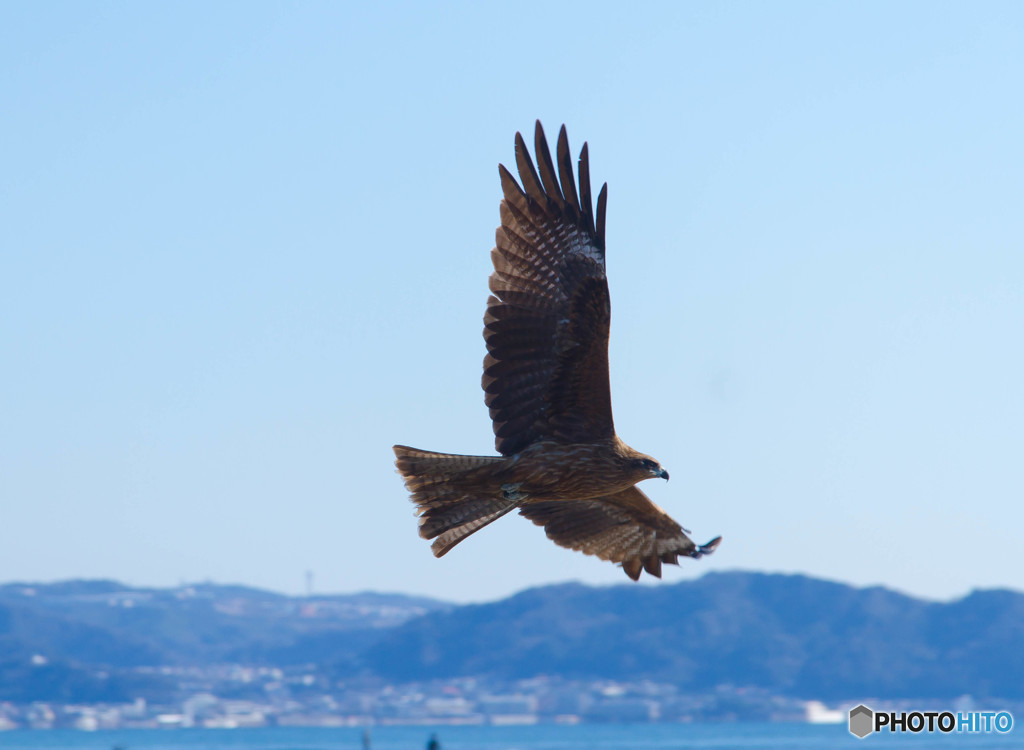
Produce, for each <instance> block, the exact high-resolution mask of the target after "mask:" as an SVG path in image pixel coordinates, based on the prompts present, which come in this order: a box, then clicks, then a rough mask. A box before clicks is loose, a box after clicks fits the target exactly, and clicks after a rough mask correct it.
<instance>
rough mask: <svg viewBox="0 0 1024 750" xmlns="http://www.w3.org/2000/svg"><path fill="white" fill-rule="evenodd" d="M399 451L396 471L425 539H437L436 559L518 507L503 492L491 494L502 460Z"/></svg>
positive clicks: (400, 448)
mask: <svg viewBox="0 0 1024 750" xmlns="http://www.w3.org/2000/svg"><path fill="white" fill-rule="evenodd" d="M394 451H395V456H396V460H395V466H397V467H398V471H399V473H401V474H402V477H403V478H404V479H405V486H406V487H407V488H408V490H409V492H410V494H411V496H412V501H413V503H415V504H416V513H417V515H419V517H420V536H421V537H423V538H424V539H433V540H434V543H433V544H431V546H430V548H431V550H433V552H434V556H435V557H441V556H442V555H444V554H445V553H446V552H448V550H450V549H451V548H452V547H454V546H455V545H456V544H458V543H459V542H461V541H462V540H463V539H465V538H466V537H467V536H469V535H470V534H472V533H474V532H475V531H479V530H480V529H482V528H483V527H484V526H486V525H487V524H489V523H491V522H492V521H496V520H498V519H499V518H501V517H502V516H503V515H505V514H506V513H508V512H509V511H510V510H513V509H514V508H515V507H516V506H517V501H516V500H510V499H507V498H505V497H504V496H503V495H502V493H501V492H500V490H498V491H494V490H491V491H489V488H488V485H489V484H491V483H490V482H488V481H487V479H488V477H489V475H490V471H489V469H491V468H493V467H494V466H495V465H496V464H501V463H502V462H503V461H505V459H504V458H502V457H500V456H460V455H456V454H451V453H434V452H433V451H423V450H418V449H416V448H410V447H408V446H405V445H396V446H394Z"/></svg>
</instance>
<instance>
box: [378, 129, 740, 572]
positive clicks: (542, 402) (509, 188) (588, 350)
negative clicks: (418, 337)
mask: <svg viewBox="0 0 1024 750" xmlns="http://www.w3.org/2000/svg"><path fill="white" fill-rule="evenodd" d="M535 151H536V154H537V165H536V167H535V166H534V164H533V161H532V160H531V159H530V153H529V151H528V150H527V148H526V144H525V142H524V141H523V137H522V135H520V134H519V133H516V165H517V167H518V171H519V177H520V180H521V181H522V187H520V186H519V184H518V183H517V182H516V180H515V178H514V177H513V176H512V175H511V173H509V171H508V170H507V169H506V168H505V167H504V166H503V165H499V166H498V172H499V174H500V176H501V187H502V191H503V192H504V194H505V197H504V200H502V201H501V207H500V210H501V226H500V227H498V230H497V242H496V244H497V247H495V248H494V249H493V250H492V251H491V260H492V261H493V262H494V272H493V273H492V274H491V278H490V290H491V296H490V298H489V299H488V300H487V312H486V313H485V315H484V340H485V341H486V343H487V356H486V357H485V358H484V375H483V389H484V394H485V397H484V400H485V402H486V403H487V406H488V408H489V409H490V412H491V420H492V422H493V426H494V434H495V447H496V448H497V450H498V453H500V454H501V455H500V456H461V455H453V454H448V453H434V452H432V451H424V450H417V449H416V448H410V447H408V446H404V445H396V446H394V451H395V456H396V457H397V460H396V462H395V464H396V466H397V467H398V471H399V472H400V473H401V474H402V476H403V478H404V479H405V485H406V487H407V488H408V489H409V492H410V493H411V495H412V501H413V502H414V503H415V504H416V510H417V514H418V515H419V524H420V529H419V530H420V536H422V537H423V538H425V539H433V540H434V542H433V544H432V545H431V548H432V549H433V551H434V555H435V556H437V557H441V556H442V555H444V554H445V553H446V552H448V550H450V549H451V548H452V547H454V546H455V545H456V544H458V543H459V542H461V541H462V540H463V539H465V538H466V537H467V536H469V535H470V534H472V533H473V532H475V531H478V530H480V529H482V528H483V527H484V526H486V525H487V524H489V523H491V522H492V521H495V520H497V519H498V518H501V517H502V516H503V515H505V514H506V513H508V512H509V511H511V510H513V509H516V508H518V509H519V513H520V514H521V515H523V516H526V517H527V518H529V519H530V520H531V521H533V522H534V523H535V524H537V525H539V526H543V527H544V529H545V531H546V532H547V535H548V537H549V538H550V539H551V540H552V541H554V542H555V543H556V544H559V545H561V546H563V547H569V548H571V549H574V550H579V551H580V552H583V553H585V554H588V555H596V556H597V557H599V558H600V559H602V560H610V561H612V562H616V563H621V565H622V568H623V570H624V571H625V572H626V574H627V575H628V576H629V577H630V578H632V579H633V580H637V579H638V578H639V577H640V571H641V569H643V570H646V571H647V572H648V573H650V574H651V575H654V576H657V577H659V578H660V577H661V564H662V563H672V564H678V558H679V556H680V555H684V556H687V557H693V558H699V557H702V556H703V555H707V554H710V553H711V552H713V551H714V550H715V548H716V547H717V546H718V543H719V542H720V541H721V537H717V538H715V539H712V540H711V541H710V542H708V543H707V544H704V545H697V544H694V542H693V541H692V540H691V539H690V538H689V537H688V536H687V535H686V532H685V530H684V529H683V528H682V527H681V526H680V525H679V524H678V523H676V522H675V521H674V520H672V518H671V517H669V515H668V514H667V513H665V511H663V510H662V509H661V508H659V507H658V506H657V505H655V504H654V503H653V502H651V500H650V499H649V498H648V497H647V495H645V494H644V493H643V492H642V491H641V490H640V489H638V488H637V487H636V484H637V483H638V482H640V481H643V480H644V479H650V478H651V477H661V478H662V479H668V472H667V471H665V469H663V468H662V467H661V464H659V463H658V462H657V461H655V460H654V459H653V458H651V457H650V456H648V455H645V454H643V453H640V452H639V451H635V450H633V449H632V448H630V447H629V446H628V445H626V444H625V443H624V442H622V440H620V439H619V437H618V436H617V435H616V434H615V427H614V425H613V424H612V405H611V394H610V392H609V384H608V332H609V324H610V320H611V307H610V302H609V297H608V281H607V278H606V277H605V246H604V244H605V243H604V238H605V208H606V206H607V197H608V186H607V184H606V185H604V186H603V187H602V188H601V192H600V194H599V195H598V196H597V213H596V214H595V213H594V210H593V208H592V205H593V204H592V202H591V194H590V160H589V156H588V152H587V144H585V143H584V144H583V150H582V151H581V152H580V157H579V192H578V193H577V191H576V182H575V180H574V179H573V170H572V158H571V156H570V155H569V140H568V137H567V136H566V133H565V126H564V125H563V126H562V129H561V132H559V134H558V149H557V152H556V155H557V158H558V163H557V170H556V165H555V163H554V162H553V161H552V160H551V152H550V150H549V149H548V144H547V140H546V139H545V138H544V130H543V129H542V128H541V125H540V122H538V123H537V127H536V133H535Z"/></svg>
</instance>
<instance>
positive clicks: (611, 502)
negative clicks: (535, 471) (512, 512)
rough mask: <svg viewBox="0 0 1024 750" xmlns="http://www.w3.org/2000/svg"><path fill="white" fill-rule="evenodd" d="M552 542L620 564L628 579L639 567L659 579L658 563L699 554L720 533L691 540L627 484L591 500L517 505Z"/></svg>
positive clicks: (634, 576) (711, 545)
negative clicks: (701, 541)
mask: <svg viewBox="0 0 1024 750" xmlns="http://www.w3.org/2000/svg"><path fill="white" fill-rule="evenodd" d="M519 512H520V514H522V515H524V516H526V517H527V518H529V519H530V520H531V521H533V522H534V523H535V524H537V525H538V526H543V527H544V530H545V531H546V532H547V535H548V538H549V539H551V540H552V541H553V542H555V543H556V544H559V545H561V546H563V547H568V548H569V549H574V550H577V551H579V552H582V553H584V554H586V555H595V556H597V557H599V558H601V559H602V560H610V561H611V562H617V563H622V569H623V570H624V571H626V575H628V576H629V577H630V578H632V579H633V580H634V581H635V580H637V579H638V578H639V577H640V571H641V570H646V571H647V572H648V573H650V574H651V575H653V576H655V577H657V578H661V564H662V563H670V564H672V565H676V564H678V558H679V556H680V555H683V556H685V557H693V558H700V557H703V556H704V555H710V554H711V553H712V552H714V551H715V548H716V547H717V546H718V544H719V542H721V541H722V538H721V537H717V538H715V539H712V540H711V541H710V542H708V543H707V544H703V545H697V544H694V543H693V541H692V540H691V539H690V537H688V536H687V535H686V533H685V532H684V531H683V528H682V527H681V526H680V525H679V524H678V523H676V522H675V521H673V520H672V518H671V517H670V516H669V515H668V514H667V513H665V511H663V510H662V509H661V508H659V507H658V506H657V505H655V504H654V503H652V502H651V500H650V498H648V497H647V495H645V494H644V493H643V492H642V491H640V490H639V489H637V488H636V487H630V488H629V489H628V490H623V491H622V492H619V493H618V494H615V495H609V496H607V497H602V498H595V499H593V500H553V501H545V502H538V503H527V504H525V505H523V507H521V508H520V509H519Z"/></svg>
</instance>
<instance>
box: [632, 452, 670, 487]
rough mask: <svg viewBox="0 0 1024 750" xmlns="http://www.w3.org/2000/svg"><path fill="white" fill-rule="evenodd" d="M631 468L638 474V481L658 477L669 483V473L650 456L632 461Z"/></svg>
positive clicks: (638, 457)
mask: <svg viewBox="0 0 1024 750" xmlns="http://www.w3.org/2000/svg"><path fill="white" fill-rule="evenodd" d="M630 468H631V469H632V470H633V471H634V472H635V473H636V474H637V481H638V482H639V481H641V480H643V479H650V478H651V477H658V478H660V479H664V480H665V481H668V472H667V471H665V470H664V469H663V468H662V467H661V464H659V463H658V462H657V461H655V460H654V459H653V458H651V457H650V456H644V455H639V456H637V457H635V458H633V459H632V460H631V461H630Z"/></svg>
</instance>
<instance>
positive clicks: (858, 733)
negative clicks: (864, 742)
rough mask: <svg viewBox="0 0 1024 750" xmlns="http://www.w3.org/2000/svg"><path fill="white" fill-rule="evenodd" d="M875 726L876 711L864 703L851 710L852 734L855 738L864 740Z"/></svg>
mask: <svg viewBox="0 0 1024 750" xmlns="http://www.w3.org/2000/svg"><path fill="white" fill-rule="evenodd" d="M874 724H875V714H874V711H872V710H871V709H870V708H868V707H867V706H865V705H864V704H863V703H861V704H860V705H859V706H857V707H855V708H851V709H850V734H852V735H853V736H854V737H859V738H860V739H864V738H865V737H867V736H868V735H869V734H871V732H872V731H873V730H874Z"/></svg>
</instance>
